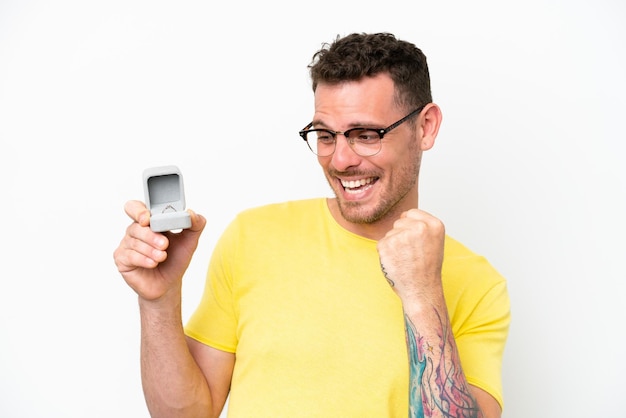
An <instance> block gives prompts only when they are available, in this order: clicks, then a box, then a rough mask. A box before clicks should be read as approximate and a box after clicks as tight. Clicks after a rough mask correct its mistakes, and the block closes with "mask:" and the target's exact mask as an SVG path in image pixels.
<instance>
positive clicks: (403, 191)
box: [327, 157, 421, 224]
mask: <svg viewBox="0 0 626 418" xmlns="http://www.w3.org/2000/svg"><path fill="white" fill-rule="evenodd" d="M420 160H421V159H420V158H419V157H418V158H416V159H415V160H414V162H413V163H412V164H410V165H409V166H407V167H405V168H403V169H402V170H401V171H400V177H399V178H397V179H396V180H395V184H396V186H395V187H393V184H392V186H391V188H387V189H386V190H383V191H382V193H381V197H380V199H379V201H378V203H377V204H376V206H374V207H373V208H371V209H369V210H368V209H367V208H365V207H364V206H363V204H362V203H360V202H353V201H346V200H344V199H343V198H342V197H341V194H340V193H338V192H337V191H336V190H335V189H334V188H333V187H332V186H333V185H332V183H331V180H330V179H331V178H332V177H331V176H330V175H328V176H327V179H328V182H329V184H330V186H331V189H332V190H333V193H334V194H335V197H336V199H337V207H338V208H339V213H340V214H341V216H342V217H343V218H344V219H345V220H346V221H348V222H350V223H354V224H374V223H376V222H379V221H381V220H382V219H384V218H386V217H388V216H393V217H399V216H400V213H396V212H398V209H397V208H398V206H399V205H400V204H401V203H402V201H403V199H404V198H405V197H406V195H407V194H409V193H410V192H411V191H412V190H413V189H414V188H415V187H417V179H418V176H419V170H420V165H421V161H420ZM378 181H380V179H379V180H378ZM392 183H393V182H392ZM338 187H341V186H338Z"/></svg>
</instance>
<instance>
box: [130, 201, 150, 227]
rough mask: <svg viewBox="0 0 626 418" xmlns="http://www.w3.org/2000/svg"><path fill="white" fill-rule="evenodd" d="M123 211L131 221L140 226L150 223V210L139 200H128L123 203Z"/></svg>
mask: <svg viewBox="0 0 626 418" xmlns="http://www.w3.org/2000/svg"><path fill="white" fill-rule="evenodd" d="M124 211H125V212H126V214H127V215H128V216H129V217H130V218H131V219H132V220H133V221H135V222H137V223H138V224H140V225H141V226H148V225H150V211H149V210H148V208H147V207H146V205H145V203H143V202H141V201H139V200H129V201H128V202H126V204H125V205H124Z"/></svg>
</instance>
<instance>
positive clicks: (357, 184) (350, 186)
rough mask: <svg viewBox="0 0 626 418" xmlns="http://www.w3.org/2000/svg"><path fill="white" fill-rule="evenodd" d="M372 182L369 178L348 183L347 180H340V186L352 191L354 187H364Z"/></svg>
mask: <svg viewBox="0 0 626 418" xmlns="http://www.w3.org/2000/svg"><path fill="white" fill-rule="evenodd" d="M372 181H373V178H372V177H369V178H366V179H360V180H350V181H348V180H341V184H342V185H343V187H345V188H346V189H354V188H355V187H360V186H365V185H366V184H369V183H371V182H372Z"/></svg>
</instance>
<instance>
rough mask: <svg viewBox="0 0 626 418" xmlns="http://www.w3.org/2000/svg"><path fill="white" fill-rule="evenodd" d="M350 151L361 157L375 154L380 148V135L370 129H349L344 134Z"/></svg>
mask: <svg viewBox="0 0 626 418" xmlns="http://www.w3.org/2000/svg"><path fill="white" fill-rule="evenodd" d="M346 133H347V134H348V142H349V143H350V145H352V149H353V150H354V152H356V153H357V154H359V155H361V156H363V157H369V156H372V155H374V154H377V153H378V152H379V151H380V148H381V142H380V134H379V133H378V131H374V130H372V129H351V130H349V131H347V132H346Z"/></svg>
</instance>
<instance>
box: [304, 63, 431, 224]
mask: <svg viewBox="0 0 626 418" xmlns="http://www.w3.org/2000/svg"><path fill="white" fill-rule="evenodd" d="M393 98H394V85H393V81H392V80H391V78H390V77H389V76H388V75H386V74H380V75H377V76H375V77H367V78H364V79H362V80H360V81H354V82H346V83H341V84H332V85H329V84H320V85H318V86H317V89H316V91H315V116H314V118H313V121H314V123H313V126H314V127H315V128H325V129H330V130H333V131H340V132H344V131H346V130H347V129H350V128H354V127H365V128H386V127H387V126H389V125H391V124H392V123H394V122H396V121H397V120H399V119H401V118H403V117H404V116H406V115H405V113H408V112H406V111H405V110H403V109H399V108H398V107H397V106H396V105H395V104H394V103H393ZM418 117H420V116H415V119H417V118H418ZM419 135H420V132H419V129H413V128H412V125H411V124H410V123H409V122H405V123H403V124H402V125H400V126H398V127H397V128H395V129H393V130H392V131H390V132H388V133H387V134H386V135H385V136H384V137H383V139H382V149H381V150H380V152H379V153H378V154H376V155H373V156H370V157H362V156H360V155H358V154H356V153H355V152H354V151H353V149H352V148H351V147H350V145H349V144H348V142H347V141H346V138H345V137H344V136H343V135H337V144H336V148H335V152H334V153H333V154H332V155H330V156H328V157H318V161H319V163H320V165H321V166H322V169H323V170H324V174H325V176H326V179H327V180H328V183H329V184H330V187H331V188H332V189H333V191H334V193H335V196H336V197H337V203H338V207H339V211H340V212H341V215H342V216H343V218H344V219H345V220H347V221H348V222H351V223H355V224H371V223H375V222H377V221H380V220H383V219H387V217H393V218H395V217H397V216H399V215H400V214H401V213H402V212H404V211H406V210H408V209H410V208H413V207H417V178H418V174H419V167H420V160H421V153H422V151H421V149H420V145H419V140H420V138H419Z"/></svg>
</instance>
